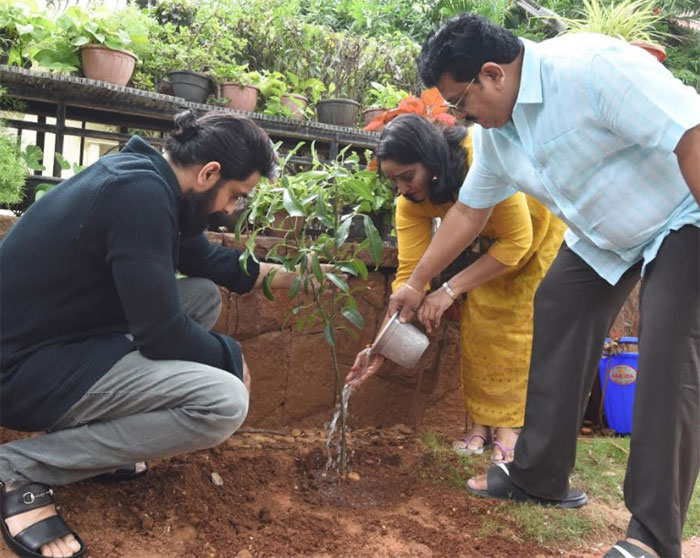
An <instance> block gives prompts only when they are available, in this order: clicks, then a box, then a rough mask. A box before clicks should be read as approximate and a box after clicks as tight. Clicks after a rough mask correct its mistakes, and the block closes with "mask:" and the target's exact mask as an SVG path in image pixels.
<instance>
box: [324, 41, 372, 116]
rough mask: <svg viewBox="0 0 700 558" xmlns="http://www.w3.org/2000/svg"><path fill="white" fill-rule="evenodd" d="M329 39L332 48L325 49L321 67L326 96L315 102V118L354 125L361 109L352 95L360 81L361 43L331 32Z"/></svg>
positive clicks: (354, 95) (354, 94) (354, 93)
mask: <svg viewBox="0 0 700 558" xmlns="http://www.w3.org/2000/svg"><path fill="white" fill-rule="evenodd" d="M328 40H329V41H331V42H332V43H333V44H334V48H329V49H327V50H326V54H325V56H324V60H323V62H322V66H321V67H322V68H323V75H322V77H321V81H322V82H323V83H324V85H325V86H326V92H327V97H326V98H325V99H322V100H320V101H319V102H318V103H316V113H317V117H318V121H319V122H323V123H324V124H333V125H335V126H345V127H354V126H355V124H356V123H357V115H358V113H359V111H360V103H358V102H357V101H356V100H355V99H354V97H356V93H357V86H358V83H359V81H360V73H361V71H360V66H359V61H360V60H361V55H362V52H361V42H360V40H357V39H355V38H353V37H349V36H347V35H344V34H340V33H335V34H332V35H331V36H329V38H328Z"/></svg>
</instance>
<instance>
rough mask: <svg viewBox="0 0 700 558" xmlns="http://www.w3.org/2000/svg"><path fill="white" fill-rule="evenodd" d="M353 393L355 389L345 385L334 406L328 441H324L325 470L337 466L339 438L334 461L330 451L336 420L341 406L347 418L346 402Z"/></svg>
mask: <svg viewBox="0 0 700 558" xmlns="http://www.w3.org/2000/svg"><path fill="white" fill-rule="evenodd" d="M353 393H355V388H354V387H352V386H350V385H348V384H345V387H343V394H342V396H341V398H340V399H341V400H340V401H339V402H338V403H336V405H335V414H334V415H333V420H331V426H330V428H329V431H328V440H327V441H326V448H328V461H326V469H331V468H336V467H338V465H339V462H338V460H339V459H340V437H339V441H338V443H337V444H335V445H336V448H338V451H337V452H336V457H335V459H334V458H333V451H332V447H333V445H334V444H333V434H335V429H336V427H337V425H338V418H339V417H340V411H341V406H342V411H343V413H344V414H345V416H346V417H347V416H348V402H349V401H350V397H351V396H352V394H353Z"/></svg>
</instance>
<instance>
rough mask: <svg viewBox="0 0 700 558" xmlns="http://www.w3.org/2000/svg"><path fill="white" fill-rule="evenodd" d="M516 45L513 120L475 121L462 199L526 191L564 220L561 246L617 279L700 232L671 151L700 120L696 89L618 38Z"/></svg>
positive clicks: (478, 203) (489, 200)
mask: <svg viewBox="0 0 700 558" xmlns="http://www.w3.org/2000/svg"><path fill="white" fill-rule="evenodd" d="M522 41H523V43H524V45H525V54H524V59H523V66H522V78H521V83H520V91H519V93H518V99H517V102H516V104H515V107H514V109H513V117H512V120H511V121H509V123H508V124H506V125H505V126H503V127H502V128H493V129H489V130H485V129H483V128H481V127H480V126H478V125H475V126H474V127H473V134H474V136H473V139H474V164H473V165H472V167H471V168H470V169H469V173H468V175H467V179H466V180H465V183H464V185H463V186H462V189H461V191H460V194H459V200H460V201H461V202H462V203H464V204H466V205H469V206H471V207H475V208H484V207H490V206H492V205H494V204H496V203H498V202H500V201H502V200H504V199H505V198H507V197H508V196H510V195H512V194H513V193H514V192H516V191H517V190H521V191H523V192H525V193H527V194H530V195H531V196H533V197H535V198H537V199H539V200H540V201H541V202H542V203H544V204H545V205H546V206H547V207H548V208H549V209H550V210H551V211H552V212H553V213H554V214H555V215H557V216H558V217H560V218H561V219H562V220H563V221H564V222H565V223H566V224H567V225H568V226H569V230H568V231H567V233H566V236H565V239H566V243H567V245H568V246H569V247H570V248H571V249H572V250H573V251H574V252H576V253H577V254H578V255H579V256H580V257H581V258H583V260H584V261H586V262H587V263H588V264H589V265H590V266H591V267H592V268H593V269H594V270H595V271H596V272H597V273H598V274H599V275H600V276H601V277H603V278H604V279H605V280H606V281H608V282H609V283H611V284H615V283H617V281H618V280H619V279H620V276H621V275H622V274H623V273H624V272H625V271H626V270H627V269H629V267H631V266H632V265H633V264H635V263H636V262H638V261H640V260H642V259H643V260H644V265H645V266H646V265H647V264H648V263H649V262H650V261H652V260H653V259H654V258H655V257H656V254H657V252H658V250H659V247H660V246H661V243H662V242H663V239H664V238H665V237H666V235H667V234H668V233H669V232H670V231H674V230H678V229H679V228H681V227H682V226H684V225H688V224H692V225H695V226H699V227H700V208H699V207H698V204H697V202H696V201H695V199H694V198H693V196H692V194H691V192H690V189H689V188H688V185H687V184H686V182H685V180H684V179H683V176H682V175H681V172H680V168H679V166H678V159H677V158H676V155H675V154H674V153H673V150H674V149H675V148H676V146H677V144H678V142H679V141H680V139H681V137H682V136H683V134H684V133H685V132H686V131H687V130H689V129H690V128H692V127H694V126H696V125H697V124H700V95H698V93H697V92H696V91H695V90H694V89H693V88H691V87H688V86H685V85H683V83H682V82H680V81H679V80H677V79H675V78H674V77H673V75H672V74H671V73H670V72H669V71H668V70H667V69H666V68H665V67H664V66H663V65H661V64H659V63H658V62H657V61H656V59H655V58H653V57H652V56H651V55H649V54H648V53H646V52H644V51H643V50H642V49H641V48H639V47H634V46H630V45H628V44H627V43H625V42H623V41H619V40H617V39H611V38H609V37H605V36H602V35H593V34H585V33H576V34H570V35H564V36H562V37H557V38H555V39H550V40H547V41H544V42H542V43H539V44H537V43H533V42H531V41H528V40H525V39H523V40H522Z"/></svg>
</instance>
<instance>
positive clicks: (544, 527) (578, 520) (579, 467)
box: [419, 432, 700, 544]
mask: <svg viewBox="0 0 700 558" xmlns="http://www.w3.org/2000/svg"><path fill="white" fill-rule="evenodd" d="M423 444H424V445H425V447H426V450H427V452H426V454H425V456H424V459H423V462H422V463H421V466H420V471H419V474H420V475H421V477H422V478H425V479H430V480H432V481H433V482H435V483H440V482H448V483H450V484H451V485H453V486H455V487H459V488H460V489H464V487H465V485H466V482H467V480H468V479H469V478H470V477H472V476H474V474H475V472H476V468H478V469H479V470H486V469H487V468H488V465H489V462H488V452H486V453H484V455H481V456H458V455H456V454H455V453H454V452H452V450H451V448H450V445H449V443H448V442H447V441H446V440H445V439H444V438H442V437H440V436H438V435H436V434H434V433H432V432H428V433H425V434H424V435H423ZM629 444H630V441H629V438H583V439H580V440H579V443H578V447H577V454H576V467H575V468H574V472H573V474H572V476H571V485H572V486H574V487H577V488H581V489H583V490H585V491H586V492H587V493H588V496H589V498H591V499H592V500H594V501H598V502H600V503H603V504H606V505H608V506H611V507H619V508H622V507H624V499H623V494H622V487H623V483H624V478H625V467H626V463H627V457H628V456H629ZM475 466H476V467H475ZM492 512H493V513H492V514H490V515H489V517H484V520H483V524H482V527H481V529H480V531H479V533H478V534H479V536H488V535H489V534H493V533H494V532H496V531H498V528H499V526H503V525H506V524H510V525H513V523H514V524H515V525H516V526H517V527H518V530H519V531H522V533H523V536H524V537H526V538H528V539H530V540H534V541H537V542H538V543H540V544H544V543H547V542H551V541H555V540H557V541H562V542H570V543H575V542H577V541H579V540H581V538H582V537H585V536H586V535H590V534H591V533H594V532H596V531H601V530H602V529H604V528H605V526H606V525H607V521H606V518H605V517H603V515H602V514H600V512H599V511H598V512H597V513H596V512H594V511H593V510H592V509H589V508H582V509H581V510H557V509H551V508H541V507H538V506H532V505H527V504H513V503H503V504H497V505H495V506H494V508H493V510H492ZM697 535H700V478H699V479H698V483H697V484H696V488H695V491H694V494H693V498H692V500H691V502H690V507H689V509H688V515H687V519H686V523H685V528H684V529H683V538H690V537H693V536H697Z"/></svg>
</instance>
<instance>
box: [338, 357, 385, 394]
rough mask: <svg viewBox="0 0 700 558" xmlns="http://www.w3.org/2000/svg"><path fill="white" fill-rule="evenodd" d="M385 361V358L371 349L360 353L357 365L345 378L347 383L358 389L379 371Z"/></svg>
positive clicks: (356, 361) (353, 366) (354, 365)
mask: <svg viewBox="0 0 700 558" xmlns="http://www.w3.org/2000/svg"><path fill="white" fill-rule="evenodd" d="M385 360H386V357H385V356H383V355H380V354H379V353H372V352H371V349H364V350H362V351H360V352H359V353H357V357H355V364H353V365H352V368H351V369H350V373H349V374H348V375H347V376H346V377H345V383H346V384H349V385H350V386H352V387H355V388H356V387H357V386H359V385H360V384H361V383H362V382H364V381H365V380H366V379H367V378H369V377H370V376H371V375H372V374H374V373H375V372H376V371H377V370H379V368H381V366H382V364H384V361H385Z"/></svg>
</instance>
